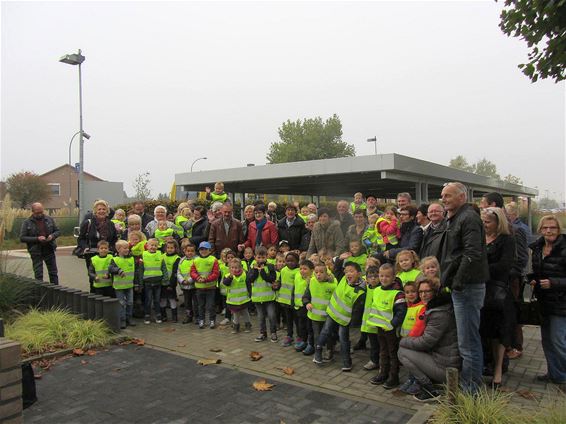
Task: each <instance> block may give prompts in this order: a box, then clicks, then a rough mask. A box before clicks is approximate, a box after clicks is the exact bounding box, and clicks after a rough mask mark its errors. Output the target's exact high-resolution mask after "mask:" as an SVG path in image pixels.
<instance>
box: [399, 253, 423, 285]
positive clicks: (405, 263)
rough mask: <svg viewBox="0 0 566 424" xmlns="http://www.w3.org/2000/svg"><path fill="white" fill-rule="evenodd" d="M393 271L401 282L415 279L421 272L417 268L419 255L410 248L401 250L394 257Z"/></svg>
mask: <svg viewBox="0 0 566 424" xmlns="http://www.w3.org/2000/svg"><path fill="white" fill-rule="evenodd" d="M395 272H396V273H397V275H396V276H397V278H398V279H399V280H401V283H402V284H403V285H405V283H407V282H409V281H417V277H418V276H419V275H420V274H421V270H420V269H419V257H418V256H417V254H416V253H415V252H413V251H412V250H401V251H400V252H399V253H397V256H396V257H395Z"/></svg>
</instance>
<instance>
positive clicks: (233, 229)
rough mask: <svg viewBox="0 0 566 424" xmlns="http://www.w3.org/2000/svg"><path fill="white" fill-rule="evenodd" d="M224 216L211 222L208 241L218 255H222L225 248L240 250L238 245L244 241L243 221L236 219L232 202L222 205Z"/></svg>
mask: <svg viewBox="0 0 566 424" xmlns="http://www.w3.org/2000/svg"><path fill="white" fill-rule="evenodd" d="M221 211H222V216H221V217H220V218H219V219H216V220H214V221H213V222H211V223H210V231H209V233H208V242H209V243H210V244H211V246H212V249H213V251H214V253H215V255H216V257H220V252H222V250H223V249H226V248H228V249H231V250H232V251H234V252H238V246H239V245H241V244H242V243H243V242H244V235H243V233H242V223H241V222H240V221H238V220H237V219H234V216H233V208H232V204H231V203H228V202H226V203H224V204H223V205H222V210H221Z"/></svg>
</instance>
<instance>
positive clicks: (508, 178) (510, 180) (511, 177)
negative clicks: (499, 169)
mask: <svg viewBox="0 0 566 424" xmlns="http://www.w3.org/2000/svg"><path fill="white" fill-rule="evenodd" d="M503 181H507V182H508V183H511V184H518V185H523V180H522V179H520V178H519V177H516V176H514V175H511V174H507V175H506V176H505V178H503Z"/></svg>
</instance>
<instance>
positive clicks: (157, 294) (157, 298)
mask: <svg viewBox="0 0 566 424" xmlns="http://www.w3.org/2000/svg"><path fill="white" fill-rule="evenodd" d="M143 294H144V296H145V304H144V308H143V309H144V315H145V317H146V318H149V317H150V316H151V304H152V303H153V310H154V311H155V319H161V309H160V307H159V302H161V284H146V285H144V286H143Z"/></svg>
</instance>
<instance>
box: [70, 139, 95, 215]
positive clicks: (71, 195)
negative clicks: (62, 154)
mask: <svg viewBox="0 0 566 424" xmlns="http://www.w3.org/2000/svg"><path fill="white" fill-rule="evenodd" d="M80 133H81V131H77V132H76V133H74V134H73V136H72V137H71V141H70V143H69V166H70V167H73V165H72V163H71V147H72V146H73V141H74V139H75V137H76V136H77V135H79V134H80ZM82 135H83V137H84V138H86V139H87V140H88V139H90V135H88V134H87V133H85V132H84V131H83V132H82ZM73 168H74V167H73ZM72 172H73V171H71V169H70V168H69V208H71V204H72V202H73V185H72V182H71V175H72ZM71 210H72V208H71Z"/></svg>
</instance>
